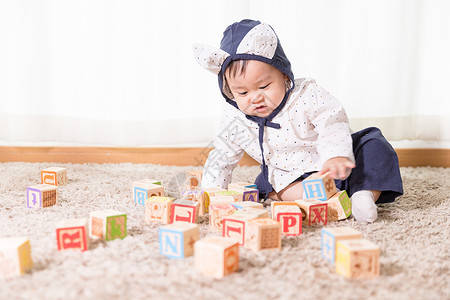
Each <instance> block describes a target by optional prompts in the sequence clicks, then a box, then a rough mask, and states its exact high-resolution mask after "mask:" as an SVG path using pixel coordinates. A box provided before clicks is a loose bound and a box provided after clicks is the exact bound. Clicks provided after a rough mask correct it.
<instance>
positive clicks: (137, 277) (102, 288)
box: [0, 163, 450, 300]
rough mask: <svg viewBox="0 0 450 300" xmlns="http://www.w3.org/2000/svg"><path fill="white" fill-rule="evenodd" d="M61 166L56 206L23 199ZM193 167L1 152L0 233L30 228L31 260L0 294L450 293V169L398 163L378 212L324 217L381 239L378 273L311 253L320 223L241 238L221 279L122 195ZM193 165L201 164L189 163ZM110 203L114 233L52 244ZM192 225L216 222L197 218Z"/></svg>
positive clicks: (237, 175) (245, 175)
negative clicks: (397, 178) (109, 237)
mask: <svg viewBox="0 0 450 300" xmlns="http://www.w3.org/2000/svg"><path fill="white" fill-rule="evenodd" d="M51 166H61V167H66V168H67V176H68V184H67V185H66V186H63V187H61V188H60V192H59V197H60V198H59V199H60V203H59V205H58V206H53V207H49V208H45V209H40V210H37V209H29V208H27V207H26V188H27V186H30V185H34V184H38V183H39V182H40V179H39V178H40V171H41V170H42V169H45V168H47V167H51ZM192 169H193V168H192V167H169V166H158V165H148V164H147V165H146V164H139V165H133V164H103V165H97V164H84V165H79V164H32V163H2V164H0V173H1V179H0V191H1V192H0V228H2V233H1V234H0V237H16V236H26V237H28V238H29V239H30V244H31V249H32V258H33V262H34V267H33V269H32V271H31V273H29V274H25V275H23V276H21V277H19V278H15V279H8V280H3V281H1V280H0V299H46V300H48V299H63V298H64V299H224V298H225V299H259V300H261V299H303V298H308V299H316V298H319V299H336V298H340V299H450V279H449V278H450V276H449V274H450V272H449V270H450V268H449V266H450V237H449V232H450V221H449V216H448V215H449V212H450V197H449V194H448V193H449V192H450V182H449V178H450V169H449V168H402V169H401V172H402V176H403V180H404V189H405V195H404V196H402V197H400V198H398V199H397V201H396V202H395V203H392V204H385V205H380V206H379V210H378V212H379V217H378V220H377V221H376V222H375V223H373V224H360V223H357V222H355V220H354V219H353V218H352V217H350V218H349V219H347V220H345V221H341V222H335V223H330V224H329V225H328V226H330V227H334V226H351V227H353V228H355V229H357V230H359V231H361V232H362V233H363V237H364V238H366V239H369V240H371V241H372V242H374V243H376V244H378V245H379V246H380V247H381V256H380V265H381V269H380V270H381V271H380V272H381V274H380V276H379V277H378V278H376V279H370V280H356V281H352V280H347V279H345V278H344V277H342V276H340V275H339V274H337V273H336V272H335V270H334V267H333V266H332V265H330V264H329V263H327V262H326V261H325V260H324V259H322V257H321V254H320V227H315V228H306V227H303V234H302V235H301V236H299V237H283V238H282V250H281V251H273V250H264V251H260V252H252V251H250V250H247V249H241V250H240V267H239V270H238V272H236V273H234V274H232V275H229V276H227V277H225V278H223V279H221V280H216V279H210V278H208V277H205V276H204V275H202V274H200V273H198V272H197V271H196V270H195V269H194V259H193V257H189V258H186V259H182V260H173V259H169V258H166V257H164V256H161V255H160V254H159V242H158V237H157V231H158V227H159V226H158V225H157V224H147V223H145V222H144V209H143V207H142V206H137V205H135V204H134V203H133V201H132V200H131V183H132V181H135V180H139V179H143V178H153V179H160V180H161V181H162V182H163V184H165V185H166V186H168V190H169V194H170V195H171V196H174V195H175V193H176V191H177V186H178V185H179V183H180V182H181V181H182V179H183V177H184V173H185V172H186V171H189V170H192ZM197 169H198V168H197ZM258 171H259V168H258V167H238V168H237V169H236V170H235V172H234V178H233V180H235V181H252V180H254V178H255V177H256V175H257V174H258ZM107 208H113V209H116V210H120V211H123V212H125V213H127V215H128V236H127V237H126V238H125V239H123V240H113V241H109V242H104V241H95V242H93V243H92V244H91V249H90V250H89V251H86V252H83V253H80V252H74V251H58V250H57V245H56V234H55V226H56V224H57V223H58V222H59V221H60V220H63V219H67V218H83V217H88V215H89V213H90V212H91V211H94V210H101V209H107ZM200 234H201V237H205V236H208V235H212V234H215V233H213V232H212V231H210V229H209V226H208V221H207V218H206V217H204V218H202V219H201V223H200Z"/></svg>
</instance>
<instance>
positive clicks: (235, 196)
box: [212, 191, 243, 203]
mask: <svg viewBox="0 0 450 300" xmlns="http://www.w3.org/2000/svg"><path fill="white" fill-rule="evenodd" d="M218 199H229V201H228V202H227V203H233V202H237V201H243V194H242V193H241V192H237V191H217V192H215V195H214V197H213V200H212V202H214V201H217V200H218Z"/></svg>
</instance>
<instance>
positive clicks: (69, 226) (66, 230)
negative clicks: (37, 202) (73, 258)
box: [56, 218, 89, 251]
mask: <svg viewBox="0 0 450 300" xmlns="http://www.w3.org/2000/svg"><path fill="white" fill-rule="evenodd" d="M56 242H57V245H58V250H65V249H76V250H80V251H86V250H88V249H89V236H88V220H87V219H86V218H85V219H68V220H63V221H61V222H59V223H58V224H57V225H56Z"/></svg>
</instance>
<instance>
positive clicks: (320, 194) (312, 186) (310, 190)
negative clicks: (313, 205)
mask: <svg viewBox="0 0 450 300" xmlns="http://www.w3.org/2000/svg"><path fill="white" fill-rule="evenodd" d="M303 190H304V191H305V194H306V199H311V198H314V199H317V200H321V201H326V200H327V195H326V193H325V187H324V186H323V182H322V180H320V179H318V180H310V181H308V180H307V179H306V180H304V181H303Z"/></svg>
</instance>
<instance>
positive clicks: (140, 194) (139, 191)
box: [134, 187, 147, 205]
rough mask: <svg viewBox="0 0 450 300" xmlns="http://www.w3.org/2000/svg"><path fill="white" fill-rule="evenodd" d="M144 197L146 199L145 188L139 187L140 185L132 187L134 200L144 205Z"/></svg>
mask: <svg viewBox="0 0 450 300" xmlns="http://www.w3.org/2000/svg"><path fill="white" fill-rule="evenodd" d="M146 199H147V190H146V189H143V188H140V187H135V188H134V202H135V203H138V204H141V205H145V200H146Z"/></svg>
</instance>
